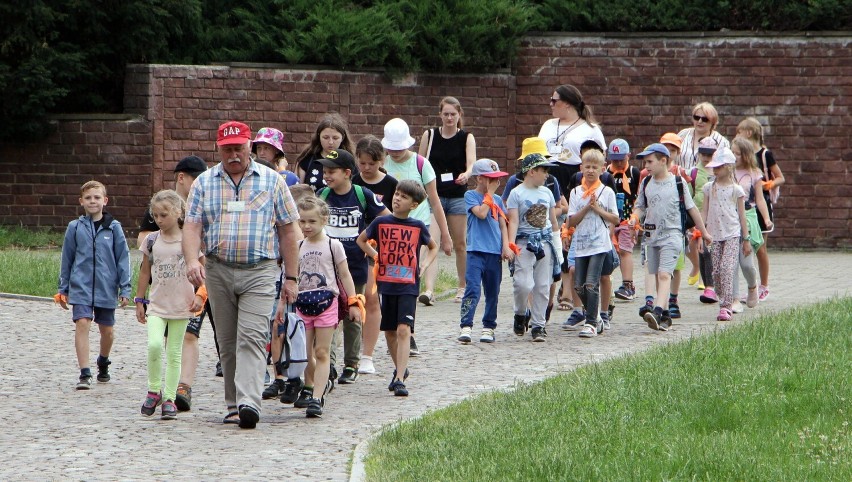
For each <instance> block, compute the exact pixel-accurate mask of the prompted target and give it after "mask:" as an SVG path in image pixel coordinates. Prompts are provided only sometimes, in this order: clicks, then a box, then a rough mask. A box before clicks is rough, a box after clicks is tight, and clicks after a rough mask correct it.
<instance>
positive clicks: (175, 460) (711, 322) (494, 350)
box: [0, 252, 852, 480]
mask: <svg viewBox="0 0 852 482" xmlns="http://www.w3.org/2000/svg"><path fill="white" fill-rule="evenodd" d="M440 259H441V266H442V269H445V270H451V269H454V268H453V264H452V258H448V257H446V256H443V255H441V256H440ZM772 269H773V271H772V278H771V281H772V283H771V288H772V292H771V297H770V299H769V300H768V301H767V302H765V303H763V304H761V305H760V306H759V307H758V308H757V309H754V310H747V312H746V313H745V314H743V315H738V316H736V320H743V319H748V318H749V317H751V316H754V315H755V314H760V313H766V312H769V311H772V310H780V309H785V308H789V307H791V306H794V305H797V304H802V303H810V302H814V301H817V300H820V299H825V298H829V297H832V296H836V295H843V296H849V295H850V294H852V292H851V291H850V283H849V279H848V278H846V276H847V275H848V273H850V272H852V254H848V253H845V254H843V253H841V254H837V253H803V252H784V253H777V252H776V253H773V254H772ZM637 273H642V271H640V270H638V269H637ZM504 274H505V275H506V278H505V279H504V281H503V285H502V290H503V294H502V295H501V300H500V302H501V304H500V307H499V317H498V325H499V326H498V330H497V331H498V334H497V342H496V343H494V344H490V345H489V344H481V343H478V342H476V341H475V342H474V343H473V344H471V345H467V346H463V345H460V344H459V343H457V342H456V340H455V339H456V336H457V335H458V322H457V320H458V310H459V305H458V304H456V303H453V302H452V301H451V300H447V301H442V302H439V303H438V304H437V305H436V306H433V307H418V320H417V325H416V332H417V340H418V344H419V345H420V347H421V349H422V354H421V355H420V357H418V358H414V359H412V362H411V371H412V374H411V378H410V379H409V383H408V386H409V388H410V390H411V396H410V397H408V398H395V397H393V396H392V394H390V393H389V392H388V391H387V389H386V387H387V383H388V381H389V377H390V372H391V370H392V369H393V367H392V364H391V361H390V358H389V356H388V355H387V353H386V351H385V344H384V341H380V342H379V346H378V348H377V350H376V359H375V364H376V367H377V369H378V370H379V373H378V374H376V375H361V376H360V377H359V379H358V381H357V382H356V383H355V384H353V385H346V386H338V388H337V389H336V390H335V391H334V392H333V393H332V394H331V396H330V397H329V398H328V400H327V403H326V414H325V415H324V417H323V418H322V419H313V420H307V419H305V416H304V410H296V409H294V408H291V406H285V405H282V404H281V403H279V402H278V401H277V400H271V401H264V404H263V414H262V419H261V422H260V424H259V425H258V427H257V429H256V430H240V429H239V428H237V427H236V426H233V425H222V424H221V423H220V421H221V419H222V416H223V415H224V412H225V410H224V404H223V389H222V379H221V378H215V377H214V376H213V371H214V366H215V362H216V359H215V348H214V345H213V339H212V336H211V335H212V332H211V330H210V326H209V325H208V324H205V326H204V327H203V328H202V333H201V361H200V364H199V370H198V373H199V375H198V379H197V381H196V385H195V387H194V390H193V395H194V399H193V408H192V411H191V412H187V413H180V414H179V415H178V419H177V420H175V421H161V420H159V417H158V416H157V417H152V418H144V417H142V416H141V415H140V414H139V406H140V404H141V402H142V399H143V396H144V394H145V384H146V379H147V377H146V371H145V365H146V354H145V353H146V335H145V330H144V329H143V327H142V326H141V325H139V324H138V323H137V322H136V321H135V318H134V316H133V312H132V311H131V310H120V312H119V314H118V315H117V318H118V320H117V325H116V326H117V329H116V343H115V347H114V349H113V354H112V357H111V358H112V360H113V365H112V367H111V371H112V376H113V381H111V382H109V383H106V384H102V383H98V384H96V385H95V386H94V387H93V389H92V390H90V391H88V392H86V391H83V392H78V391H75V390H74V385H75V383H76V380H77V375H78V370H77V368H76V361H75V360H76V359H75V355H74V342H73V336H74V332H73V325H72V323H71V321H70V316H69V314H68V312H64V311H62V310H60V309H59V308H57V307H55V306H54V305H53V303H52V302H47V301H44V300H22V299H15V298H9V297H3V298H0V329H1V330H2V332H3V336H2V337H0V354H2V361H0V403H2V407H3V412H2V416H0V420H2V421H3V425H4V426H5V427H6V428H5V429H4V430H2V431H0V447H2V450H0V479H2V480H9V479H12V478H15V479H26V480H31V479H39V480H44V479H87V480H115V479H129V480H132V479H166V478H168V479H193V480H198V479H200V480H211V479H229V480H230V479H254V480H257V479H260V478H270V479H271V478H283V479H285V480H309V479H310V480H318V479H327V480H345V479H347V477H348V473H349V465H350V459H351V454H352V450H353V448H354V447H355V445H356V444H358V443H359V442H361V441H363V440H365V439H366V438H368V437H369V436H370V434H372V433H374V432H375V431H376V430H378V429H379V428H380V427H382V426H384V425H386V424H388V423H391V422H394V421H397V420H400V419H405V418H410V417H416V416H418V415H421V414H423V413H424V412H426V411H428V410H433V409H437V408H441V407H445V406H447V405H450V404H452V403H453V402H456V401H458V400H460V399H463V398H465V397H468V396H471V395H475V394H477V393H481V392H483V391H487V390H494V389H504V388H509V387H512V386H514V385H515V384H516V383H518V382H529V381H535V380H540V379H542V378H544V377H548V376H552V375H554V374H557V373H559V372H563V371H567V370H571V369H572V368H574V367H576V366H578V365H580V364H584V363H590V362H595V361H599V360H602V359H605V358H612V357H616V356H619V355H623V354H626V353H631V352H635V351H639V350H643V349H646V348H650V347H652V346H654V345H657V344H659V343H666V342H670V341H675V340H679V339H683V338H686V337H690V336H693V335H696V334H699V333H702V332H706V331H709V330H713V329H716V328H717V327H719V326H720V325H722V324H720V323H718V322H716V321H715V317H716V313H717V312H716V306H715V305H710V306H707V305H701V304H700V303H699V302H698V291H697V290H696V289H695V288H693V287H686V286H684V287H682V288H681V293H682V294H681V295H680V296H681V297H680V300H681V307H682V310H683V312H684V318H683V319H682V320H680V321H679V322H676V324H675V326H674V327H673V329H672V331H670V332H668V333H661V332H652V331H650V330H649V329H648V328H647V327H646V325H645V323H644V322H643V321H641V320H640V319H639V317H638V315H637V314H636V313H637V309H638V308H639V306H640V301H639V300H636V301H634V302H631V303H618V304H617V308H616V311H615V321H614V323H613V329H612V330H611V331H609V332H606V334H605V335H604V336H600V337H597V338H594V339H591V340H583V339H580V338H578V337H577V333H576V332H563V331H561V330H560V329H559V327H558V325H559V323H561V322H562V321H563V320H564V318H565V315H566V313H563V312H559V311H554V315H553V319H552V321H551V328H550V330H549V335H550V337H549V338H548V342H547V343H543V344H538V343H536V344H533V343H531V342H530V338H529V335H527V336H526V337H524V338H518V337H516V336H515V335H514V334H512V331H511V296H510V293H511V280H510V279H509V278H508V270H504ZM638 278H641V277H639V276H637V284H638V287H639V290H638V291H639V292H640V293H642V292H643V290H642V289H641V288H642V281H641V279H638ZM618 279H620V277H619V276H618V275H616V276H615V280H616V281H615V282H614V284H615V285H616V287H617V286H618V282H617V280H618ZM741 286H745V285H744V284H741ZM481 309H482V307H481V306H480V312H479V313H481ZM727 324H729V323H727ZM94 331H95V330H93V333H92V336H91V343H92V349H93V354H92V360H93V361H94V358H95V356H96V353H95V352H94V350H96V347H97V335H96V333H95V332H94ZM474 334H477V335H478V329H476V330H474ZM158 415H159V412H158ZM460 423H475V420H468V421H460Z"/></svg>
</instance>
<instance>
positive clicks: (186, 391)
mask: <svg viewBox="0 0 852 482" xmlns="http://www.w3.org/2000/svg"><path fill="white" fill-rule="evenodd" d="M175 405H177V409H178V410H180V411H181V412H186V411H188V410H189V409H190V407H192V388H191V387H190V386H189V385H187V384H186V383H178V387H177V393H176V394H175Z"/></svg>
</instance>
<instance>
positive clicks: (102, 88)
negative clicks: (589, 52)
mask: <svg viewBox="0 0 852 482" xmlns="http://www.w3.org/2000/svg"><path fill="white" fill-rule="evenodd" d="M234 5H235V4H234V3H233V2H226V1H224V0H183V1H181V2H175V1H173V0H74V1H69V0H31V1H27V2H19V1H14V0H0V15H2V17H3V18H5V19H9V21H6V22H3V23H2V24H0V34H2V41H0V91H2V92H3V95H2V96H0V116H2V118H3V119H4V121H5V122H4V124H5V126H6V128H5V129H3V130H0V141H11V140H14V141H22V140H37V139H40V138H43V137H44V136H45V135H47V134H48V133H49V132H50V124H49V123H48V122H47V116H48V115H49V114H51V113H75V112H121V111H122V109H123V106H122V100H123V93H122V88H123V84H124V71H125V66H126V65H127V64H128V63H193V64H203V63H208V62H273V63H290V64H321V65H329V66H334V67H338V68H355V69H357V68H379V69H384V70H385V71H387V72H388V73H390V74H391V75H396V74H400V73H405V72H413V71H425V72H485V71H492V70H494V69H498V68H503V67H508V66H511V64H512V62H513V59H514V56H515V52H516V48H517V45H518V39H519V38H520V37H521V36H522V35H524V34H525V33H526V32H529V31H565V32H602V31H622V32H644V31H699V30H703V31H713V30H719V29H723V28H727V29H731V30H776V31H785V30H849V29H850V28H852V1H849V0H809V1H808V2H802V1H797V0H748V1H746V0H715V1H714V0H703V1H697V0H682V1H675V0H594V1H593V0H489V1H487V2H483V1H482V0H432V1H422V0H375V1H370V0H243V1H242V2H239V3H238V4H237V5H238V6H237V7H234Z"/></svg>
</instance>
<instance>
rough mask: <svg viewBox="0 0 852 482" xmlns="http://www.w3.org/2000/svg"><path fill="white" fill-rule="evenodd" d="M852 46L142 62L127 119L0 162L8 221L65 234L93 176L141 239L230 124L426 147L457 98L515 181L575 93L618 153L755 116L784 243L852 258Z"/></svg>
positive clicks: (743, 41)
mask: <svg viewBox="0 0 852 482" xmlns="http://www.w3.org/2000/svg"><path fill="white" fill-rule="evenodd" d="M849 43H850V37H849V36H834V35H825V36H817V35H814V36H783V37H769V36H758V37H754V36H743V35H740V34H736V33H734V34H717V35H714V36H713V37H707V36H704V35H700V34H694V35H671V36H650V35H603V36H600V35H598V36H561V35H559V36H557V35H542V36H536V37H529V38H527V39H525V41H524V42H523V43H522V45H521V49H520V55H519V57H518V60H517V62H516V66H515V72H514V74H511V73H508V72H507V73H496V74H491V75H431V74H430V75H426V74H413V75H410V76H408V77H405V78H402V79H396V80H391V79H389V78H387V77H386V76H384V75H383V74H381V73H373V72H342V71H333V70H306V69H291V68H286V67H276V66H257V65H247V64H237V65H230V66H164V65H133V66H129V67H128V71H127V72H128V75H127V80H126V88H125V111H126V113H127V114H129V116H125V117H123V118H120V119H114V118H112V119H111V118H106V119H94V118H91V117H89V118H84V119H76V120H60V121H59V129H58V132H57V133H56V134H55V135H53V136H52V137H50V138H49V139H47V140H46V141H44V142H42V143H37V144H31V145H0V165H2V167H4V168H5V169H6V172H8V173H11V175H12V176H11V179H10V182H9V184H5V185H2V186H0V222H2V223H23V224H26V225H36V226H57V227H61V226H64V225H65V224H66V223H67V221H68V219H69V218H71V217H73V216H74V215H76V214H79V211H80V210H79V207H78V205H77V196H78V191H77V190H78V188H79V185H80V184H82V183H83V182H84V181H86V180H88V179H90V178H96V179H100V180H102V181H104V182H105V183H106V184H107V185H108V187H109V189H110V207H111V211H112V212H113V213H114V214H115V215H116V216H117V217H118V218H119V219H120V220H122V221H123V224H124V225H125V226H126V227H127V228H128V230H130V231H133V230H135V228H136V223H137V219H138V218H139V217H140V216H141V214H142V212H143V209H144V206H145V204H146V202H147V200H148V198H149V197H150V194H151V193H152V192H153V191H155V190H157V189H161V188H162V187H164V186H165V187H170V186H171V182H172V180H173V174H172V172H171V169H173V168H174V165H175V164H176V162H177V161H178V160H179V159H180V158H181V157H183V156H185V155H188V154H197V155H200V156H202V157H203V158H205V159H206V160H208V161H209V162H211V163H212V162H215V159H214V153H213V148H214V141H215V136H216V133H215V130H216V127H217V126H218V125H219V124H220V123H221V122H223V121H226V120H229V119H238V120H242V121H245V122H247V123H248V124H249V125H250V126H251V127H252V129H253V130H255V131H256V130H257V129H258V128H260V127H263V126H266V125H268V126H273V127H277V128H279V129H281V130H282V131H283V132H284V133H285V150H286V154H287V156H288V158H290V159H291V160H293V159H295V157H296V155H297V154H298V152H299V150H300V149H301V148H302V147H303V146H304V145H305V144H306V143H307V142H308V141H309V139H310V136H311V135H312V133H313V130H314V128H315V126H316V123H317V121H318V119H319V118H320V117H321V116H322V115H323V114H324V113H325V112H329V111H336V112H340V113H341V114H342V115H343V116H344V117H346V118H347V119H348V121H349V124H350V131H351V133H352V134H353V136H354V137H355V138H356V139H357V138H359V137H360V136H362V135H364V134H374V135H377V136H381V134H382V126H383V125H384V123H385V122H386V121H387V120H388V119H390V118H392V117H396V116H399V117H403V118H404V119H406V121H407V122H408V123H409V125H410V126H411V130H412V135H414V136H415V138H418V139H419V136H420V134H422V132H423V130H424V129H425V128H426V127H429V126H433V125H437V124H438V122H439V120H438V117H437V110H438V109H437V104H438V101H439V100H440V98H441V97H442V96H444V95H454V96H456V97H458V98H459V99H460V100H461V102H462V105H463V107H464V109H465V124H466V128H468V130H470V131H471V132H473V134H474V135H475V136H476V140H477V147H478V150H477V154H478V156H479V157H491V158H493V159H495V160H498V162H500V163H501V165H503V166H504V167H506V168H509V169H513V167H514V161H512V159H514V158H515V157H517V155H518V151H519V145H520V141H521V140H522V139H523V138H524V137H528V136H531V135H535V134H537V133H538V130H539V127H540V126H541V123H542V122H544V121H545V120H546V119H547V118H548V116H549V113H550V109H549V107H548V105H547V102H548V98H549V96H550V94H551V93H552V91H553V88H554V87H555V86H557V85H559V84H562V83H571V84H574V85H576V86H578V87H579V88H580V90H581V91H582V92H583V94H584V96H585V100H586V103H587V104H588V105H590V106H592V108H593V109H594V112H595V115H596V117H597V118H598V121H599V122H600V123H601V125H602V129H603V131H604V135H605V137H606V138H607V140H609V139H612V138H614V137H616V136H618V137H624V138H626V139H628V140H629V141H630V143H631V145H632V146H633V147H634V148H636V147H640V146H643V145H645V144H647V143H650V142H652V141H654V140H656V139H658V138H659V135H660V134H661V133H663V132H666V131H675V132H676V131H678V130H680V129H682V128H684V127H688V126H690V125H691V123H690V121H689V119H688V116H689V114H690V110H691V106H692V105H693V104H695V103H697V102H699V101H705V100H706V101H710V102H712V103H713V104H714V105H715V106H716V107H717V109H718V110H719V113H720V117H721V121H720V125H719V130H720V131H721V132H722V133H723V134H725V135H726V136H728V137H729V138H732V137H733V135H734V130H735V128H736V124H737V123H738V122H739V120H740V119H741V118H743V117H744V116H747V115H755V116H757V117H758V118H759V119H761V121H762V122H763V123H764V124H765V125H766V126H767V144H768V145H769V146H770V148H772V149H773V150H774V151H775V152H776V157H777V158H778V159H779V161H780V163H781V167H782V169H783V171H784V173H785V175H786V177H787V180H788V184H787V185H786V186H784V188H783V190H782V191H783V196H782V201H781V203H780V205H779V207H778V216H777V219H776V221H777V224H778V227H777V229H776V232H775V234H774V239H773V244H774V245H776V246H785V247H846V248H848V247H850V246H852V242H850V234H849V233H850V208H852V201H850V199H852V188H850V181H852V179H850V174H849V170H848V168H847V167H846V166H847V163H846V162H845V161H850V160H852V146H851V145H850V142H849V136H848V134H846V133H845V132H844V128H845V126H848V125H850V124H852V114H850V103H852V100H850V99H852V49H850V48H849Z"/></svg>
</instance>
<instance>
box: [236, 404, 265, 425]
mask: <svg viewBox="0 0 852 482" xmlns="http://www.w3.org/2000/svg"><path fill="white" fill-rule="evenodd" d="M259 420H260V412H258V410H257V409H256V408H254V407H252V406H251V405H240V423H239V426H240V428H248V429H251V428H255V427H257V422H258V421H259Z"/></svg>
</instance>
